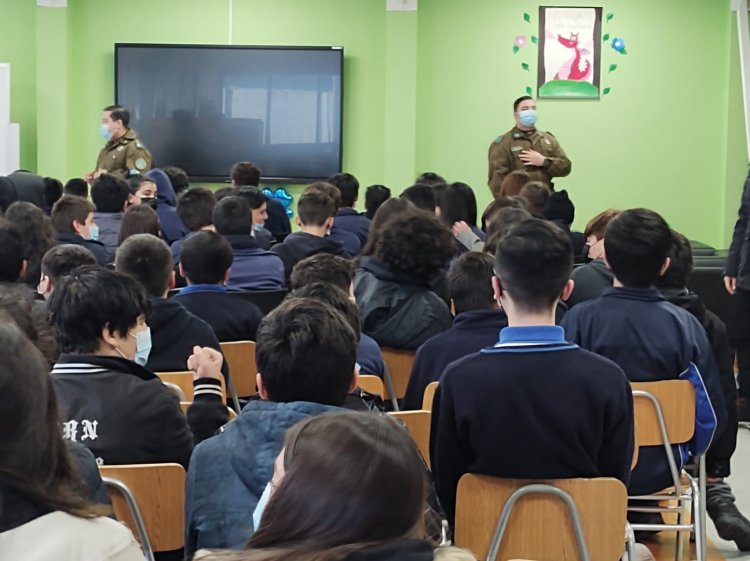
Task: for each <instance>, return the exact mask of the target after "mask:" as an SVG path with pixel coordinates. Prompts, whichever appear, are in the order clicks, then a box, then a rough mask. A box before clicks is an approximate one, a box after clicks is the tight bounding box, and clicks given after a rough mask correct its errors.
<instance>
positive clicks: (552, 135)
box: [545, 131, 555, 138]
mask: <svg viewBox="0 0 750 561" xmlns="http://www.w3.org/2000/svg"><path fill="white" fill-rule="evenodd" d="M545 132H546V133H547V134H548V135H550V136H551V137H552V138H555V135H554V134H552V133H551V132H549V131H545Z"/></svg>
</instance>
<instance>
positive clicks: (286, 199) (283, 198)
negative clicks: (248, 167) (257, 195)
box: [261, 187, 294, 217]
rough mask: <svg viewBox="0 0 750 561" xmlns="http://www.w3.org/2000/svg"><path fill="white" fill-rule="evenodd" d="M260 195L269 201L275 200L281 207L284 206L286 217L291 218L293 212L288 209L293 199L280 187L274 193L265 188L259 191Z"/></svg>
mask: <svg viewBox="0 0 750 561" xmlns="http://www.w3.org/2000/svg"><path fill="white" fill-rule="evenodd" d="M261 193H263V194H264V195H265V196H266V197H268V198H269V199H276V200H277V201H279V202H280V203H281V204H282V205H284V209H285V210H286V214H287V216H289V217H291V216H292V214H293V212H292V209H291V208H289V207H290V206H292V201H293V200H294V197H292V196H291V195H290V194H289V193H287V191H286V189H284V188H283V187H280V188H279V189H276V190H275V191H271V190H270V189H269V188H268V187H265V188H263V189H261Z"/></svg>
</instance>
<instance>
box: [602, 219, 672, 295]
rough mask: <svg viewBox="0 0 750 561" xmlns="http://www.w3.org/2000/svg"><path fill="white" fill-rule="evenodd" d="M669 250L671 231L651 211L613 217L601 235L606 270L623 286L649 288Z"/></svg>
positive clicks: (662, 220)
mask: <svg viewBox="0 0 750 561" xmlns="http://www.w3.org/2000/svg"><path fill="white" fill-rule="evenodd" d="M671 249H672V230H670V228H669V224H667V222H666V220H664V219H663V218H662V217H661V216H660V215H659V214H657V213H655V212H654V211H653V210H648V209H646V208H634V209H630V210H626V211H625V212H623V213H621V214H619V215H618V216H616V217H615V218H613V219H612V220H611V221H610V222H609V224H608V225H607V230H606V231H605V232H604V254H605V256H606V259H607V263H608V264H609V268H610V269H612V272H613V273H614V275H615V278H616V279H617V280H619V281H620V282H621V283H622V284H623V285H624V286H626V287H628V288H648V287H650V286H653V285H654V283H656V279H658V278H659V273H660V271H661V268H662V267H663V266H664V260H665V259H666V258H667V257H669V251H670V250H671Z"/></svg>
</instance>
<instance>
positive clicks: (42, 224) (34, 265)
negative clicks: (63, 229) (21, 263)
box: [5, 201, 57, 288]
mask: <svg viewBox="0 0 750 561" xmlns="http://www.w3.org/2000/svg"><path fill="white" fill-rule="evenodd" d="M5 218H6V219H8V220H10V221H11V222H13V224H15V225H16V227H17V228H18V233H19V234H20V235H21V241H22V243H23V257H24V259H26V261H27V268H26V278H25V281H26V284H28V285H30V286H32V287H34V288H36V286H37V284H38V283H39V278H40V276H41V267H42V257H44V254H45V253H47V250H49V249H50V248H51V247H54V246H56V245H57V239H56V238H55V228H54V227H53V226H52V221H51V220H50V219H49V216H47V215H46V214H44V211H42V209H40V208H39V207H38V206H35V205H33V204H31V203H27V202H24V201H17V202H15V203H13V204H12V205H10V207H8V210H7V211H6V212H5Z"/></svg>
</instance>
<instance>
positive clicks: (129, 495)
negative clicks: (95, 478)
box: [102, 477, 155, 561]
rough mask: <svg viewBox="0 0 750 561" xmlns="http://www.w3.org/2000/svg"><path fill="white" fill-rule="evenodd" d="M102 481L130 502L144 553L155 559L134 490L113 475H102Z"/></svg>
mask: <svg viewBox="0 0 750 561" xmlns="http://www.w3.org/2000/svg"><path fill="white" fill-rule="evenodd" d="M102 483H104V485H106V486H107V487H112V488H113V489H115V490H117V492H119V493H120V494H121V495H122V496H123V497H125V502H126V503H127V504H128V509H129V510H130V515H131V516H132V517H133V521H134V522H135V529H136V532H137V533H138V538H139V540H140V542H141V549H142V550H143V555H144V556H145V557H146V561H155V559H154V550H153V548H152V547H151V541H150V540H149V539H148V533H147V532H146V524H145V523H144V522H143V515H141V511H140V509H139V508H138V503H137V502H136V501H135V496H133V492H132V491H131V490H130V489H129V488H128V486H127V485H125V484H124V483H123V482H122V481H119V480H117V479H112V478H111V477H102Z"/></svg>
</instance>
